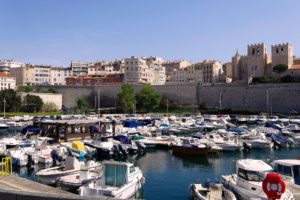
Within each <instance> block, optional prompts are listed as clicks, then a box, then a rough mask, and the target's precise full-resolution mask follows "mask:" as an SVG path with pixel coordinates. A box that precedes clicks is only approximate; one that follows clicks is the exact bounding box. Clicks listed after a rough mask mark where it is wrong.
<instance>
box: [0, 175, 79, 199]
mask: <svg viewBox="0 0 300 200" xmlns="http://www.w3.org/2000/svg"><path fill="white" fill-rule="evenodd" d="M0 189H5V190H15V191H24V192H32V193H44V194H56V195H57V194H61V195H71V196H77V195H75V194H72V193H69V192H66V191H63V190H60V189H57V188H53V187H50V186H47V185H43V184H41V183H37V182H34V181H31V180H28V179H25V178H21V177H18V176H15V175H4V176H0Z"/></svg>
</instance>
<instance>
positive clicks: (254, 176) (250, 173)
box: [236, 159, 273, 182]
mask: <svg viewBox="0 0 300 200" xmlns="http://www.w3.org/2000/svg"><path fill="white" fill-rule="evenodd" d="M236 170H237V176H238V179H242V180H244V181H253V182H262V181H263V180H264V178H265V176H266V175H267V174H268V173H270V172H272V170H273V169H272V167H271V166H270V165H268V164H267V163H265V162H264V161H262V160H254V159H243V160H238V161H237V164H236Z"/></svg>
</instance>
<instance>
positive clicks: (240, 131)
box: [228, 128, 246, 134]
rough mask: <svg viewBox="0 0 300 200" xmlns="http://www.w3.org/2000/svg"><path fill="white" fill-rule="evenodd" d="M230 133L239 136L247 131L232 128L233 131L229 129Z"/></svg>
mask: <svg viewBox="0 0 300 200" xmlns="http://www.w3.org/2000/svg"><path fill="white" fill-rule="evenodd" d="M228 131H229V132H233V133H239V134H242V133H246V131H245V130H243V129H233V128H231V129H228Z"/></svg>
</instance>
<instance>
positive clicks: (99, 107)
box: [97, 90, 101, 116]
mask: <svg viewBox="0 0 300 200" xmlns="http://www.w3.org/2000/svg"><path fill="white" fill-rule="evenodd" d="M97 92H98V115H99V116H100V110H101V106H100V90H97Z"/></svg>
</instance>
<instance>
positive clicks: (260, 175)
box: [238, 169, 272, 182]
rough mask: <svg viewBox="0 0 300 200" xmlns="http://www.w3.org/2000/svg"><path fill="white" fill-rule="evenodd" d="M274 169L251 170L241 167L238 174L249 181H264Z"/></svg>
mask: <svg viewBox="0 0 300 200" xmlns="http://www.w3.org/2000/svg"><path fill="white" fill-rule="evenodd" d="M271 172H272V171H271V170H270V171H249V170H244V169H239V171H238V176H239V177H241V178H243V179H245V180H247V181H255V182H262V181H263V180H264V179H265V177H266V176H267V174H268V173H271Z"/></svg>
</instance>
